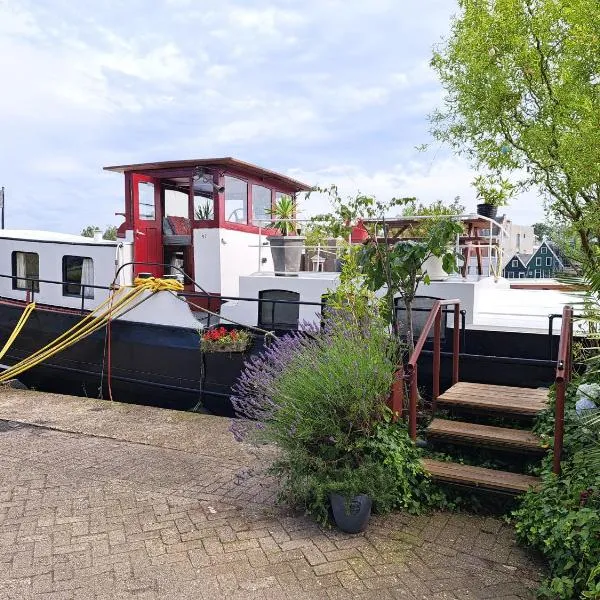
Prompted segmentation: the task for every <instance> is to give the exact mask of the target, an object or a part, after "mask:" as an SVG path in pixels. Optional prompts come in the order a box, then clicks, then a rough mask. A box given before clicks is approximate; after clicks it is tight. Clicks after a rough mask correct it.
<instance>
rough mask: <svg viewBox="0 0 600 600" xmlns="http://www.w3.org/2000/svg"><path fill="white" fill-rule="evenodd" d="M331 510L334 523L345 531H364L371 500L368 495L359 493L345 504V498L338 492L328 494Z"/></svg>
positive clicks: (371, 503)
mask: <svg viewBox="0 0 600 600" xmlns="http://www.w3.org/2000/svg"><path fill="white" fill-rule="evenodd" d="M329 501H330V502H331V511H332V512H333V520H334V521H335V524H336V525H337V526H338V527H339V528H340V529H341V530H342V531H344V532H345V533H359V532H360V531H364V529H365V527H366V526H367V523H368V522H369V517H370V516H371V506H372V505H373V502H372V501H371V498H369V496H366V495H365V494H360V495H359V496H354V498H352V499H351V500H350V501H349V502H348V505H347V506H346V498H344V496H340V494H330V495H329Z"/></svg>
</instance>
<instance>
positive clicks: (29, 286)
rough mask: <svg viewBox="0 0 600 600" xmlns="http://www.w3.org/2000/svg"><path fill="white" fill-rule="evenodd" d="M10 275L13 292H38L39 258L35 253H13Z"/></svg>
mask: <svg viewBox="0 0 600 600" xmlns="http://www.w3.org/2000/svg"><path fill="white" fill-rule="evenodd" d="M12 274H13V277H14V278H15V279H13V289H14V290H32V291H34V292H39V291H40V282H39V281H34V280H36V279H39V278H40V257H39V254H37V252H13V253H12Z"/></svg>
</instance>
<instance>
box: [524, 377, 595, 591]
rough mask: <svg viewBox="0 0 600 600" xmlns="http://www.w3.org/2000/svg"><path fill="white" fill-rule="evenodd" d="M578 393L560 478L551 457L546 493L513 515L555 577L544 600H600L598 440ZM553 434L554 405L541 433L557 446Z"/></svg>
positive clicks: (569, 412) (570, 403) (530, 497)
mask: <svg viewBox="0 0 600 600" xmlns="http://www.w3.org/2000/svg"><path fill="white" fill-rule="evenodd" d="M575 389H576V384H573V385H572V386H571V387H570V389H569V393H568V396H567V402H566V415H565V417H566V418H565V438H564V441H565V444H564V456H563V462H562V473H561V476H560V477H556V476H555V475H554V474H553V473H552V472H551V457H550V456H549V457H548V458H547V459H546V460H545V462H544V473H543V483H542V486H541V488H540V489H538V490H537V491H535V492H533V491H532V492H528V493H527V494H526V495H525V496H524V498H523V500H522V503H521V506H520V508H519V509H518V510H517V511H515V512H514V513H513V516H514V518H515V526H516V529H517V535H518V538H519V540H520V541H521V542H524V543H527V544H529V545H531V546H533V547H535V548H537V549H538V550H539V551H541V552H542V553H543V554H544V555H545V556H546V558H547V559H548V561H549V564H550V570H551V578H550V579H549V580H548V581H546V582H545V583H544V585H543V586H542V588H541V590H540V592H539V593H540V596H542V597H544V598H552V599H554V598H561V599H564V600H567V599H571V598H581V597H583V598H600V471H599V470H598V465H597V463H596V462H595V461H593V460H590V449H592V448H594V447H597V444H598V437H597V434H596V433H595V432H594V431H593V430H591V429H589V428H587V427H586V424H585V422H584V421H583V420H582V419H581V418H580V417H578V416H577V415H576V413H575V411H574V405H575V397H574V391H575ZM553 429H554V408H553V402H552V406H551V408H550V409H549V410H548V411H546V413H545V414H543V415H542V416H541V417H540V419H539V422H538V423H537V426H536V430H537V431H538V433H539V434H541V435H545V436H547V440H548V443H549V445H552V441H553V440H552V432H553Z"/></svg>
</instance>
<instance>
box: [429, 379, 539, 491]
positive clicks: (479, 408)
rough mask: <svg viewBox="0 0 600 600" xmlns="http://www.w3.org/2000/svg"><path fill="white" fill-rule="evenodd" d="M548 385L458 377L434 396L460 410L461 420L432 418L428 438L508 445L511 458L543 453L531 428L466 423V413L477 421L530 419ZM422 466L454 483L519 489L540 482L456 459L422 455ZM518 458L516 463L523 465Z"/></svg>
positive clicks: (476, 445) (473, 446)
mask: <svg viewBox="0 0 600 600" xmlns="http://www.w3.org/2000/svg"><path fill="white" fill-rule="evenodd" d="M547 399H548V390H545V389H533V388H522V387H510V386H505V385H488V384H480V383H467V382H459V383H456V384H455V385H453V386H452V387H451V388H450V389H449V390H447V391H446V392H444V393H443V394H442V395H441V396H439V397H438V399H437V406H439V407H443V408H447V409H451V410H456V411H457V412H460V413H465V414H466V415H467V416H465V417H463V419H462V420H461V421H454V420H449V419H443V418H439V417H438V418H434V419H433V421H432V422H431V423H430V424H429V427H428V428H427V429H426V432H425V433H426V436H427V439H428V441H431V442H436V441H441V442H449V443H451V444H461V445H463V446H467V447H469V448H471V449H472V450H474V451H475V456H477V454H476V452H477V450H478V449H480V448H483V447H487V448H495V449H502V450H510V451H511V452H512V456H513V459H514V460H515V461H516V459H517V455H524V456H525V457H529V458H531V457H532V455H534V456H535V454H536V453H538V454H542V453H543V452H544V451H545V450H544V449H543V448H542V447H541V444H540V439H539V438H538V437H537V436H536V435H534V434H533V433H532V432H531V431H526V430H523V429H514V428H511V427H497V426H494V425H486V424H481V423H479V422H477V423H471V422H469V419H468V414H469V413H471V414H473V413H477V415H478V421H480V420H481V419H482V418H485V417H491V418H496V419H497V418H498V417H507V418H512V419H514V418H533V417H535V416H536V415H538V414H539V413H540V412H541V411H542V410H544V409H545V408H546V405H547ZM422 462H423V467H424V468H425V470H426V471H428V472H429V474H430V475H431V478H432V479H434V480H436V481H440V482H444V483H448V484H454V485H464V486H469V487H475V488H480V489H484V490H492V491H496V492H504V493H510V494H520V493H523V492H526V491H527V490H528V489H530V488H531V487H535V486H536V485H538V484H539V481H540V480H539V479H538V478H537V477H532V476H531V475H524V474H522V473H513V472H509V471H500V470H496V469H486V468H483V467H478V466H472V465H463V464H461V463H459V462H443V461H437V460H431V459H423V461H422ZM522 464H523V462H522V459H521V460H519V462H515V463H514V465H515V466H520V465H522Z"/></svg>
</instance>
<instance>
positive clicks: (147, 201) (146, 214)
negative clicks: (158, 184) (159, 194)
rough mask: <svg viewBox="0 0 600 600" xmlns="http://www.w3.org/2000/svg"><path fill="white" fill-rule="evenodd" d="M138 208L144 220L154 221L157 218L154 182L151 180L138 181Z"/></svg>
mask: <svg viewBox="0 0 600 600" xmlns="http://www.w3.org/2000/svg"><path fill="white" fill-rule="evenodd" d="M138 210H139V215H140V219H141V220H142V221H154V219H156V210H155V205H154V184H153V183H152V182H151V181H140V182H139V183H138Z"/></svg>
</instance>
